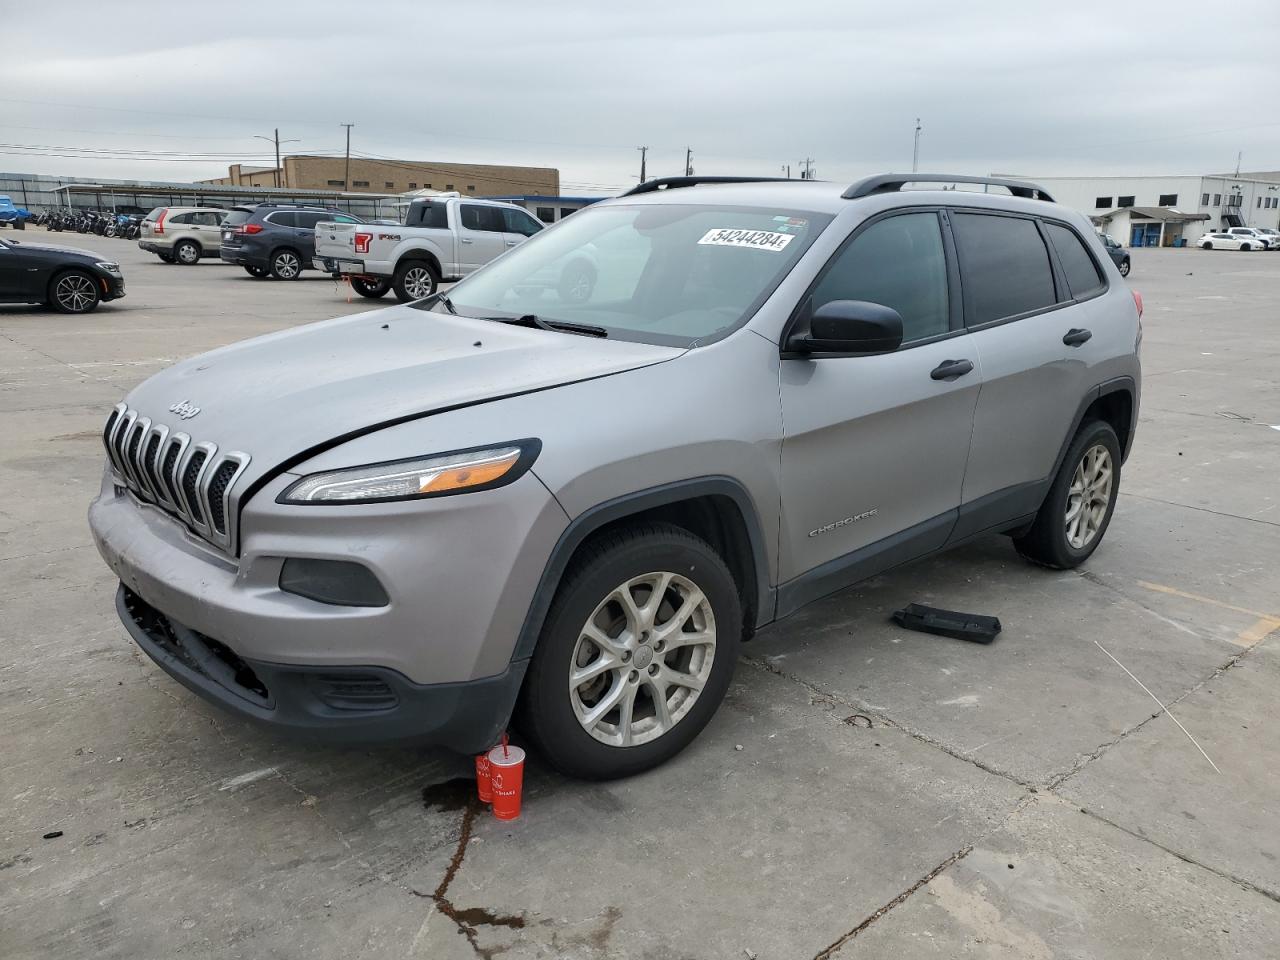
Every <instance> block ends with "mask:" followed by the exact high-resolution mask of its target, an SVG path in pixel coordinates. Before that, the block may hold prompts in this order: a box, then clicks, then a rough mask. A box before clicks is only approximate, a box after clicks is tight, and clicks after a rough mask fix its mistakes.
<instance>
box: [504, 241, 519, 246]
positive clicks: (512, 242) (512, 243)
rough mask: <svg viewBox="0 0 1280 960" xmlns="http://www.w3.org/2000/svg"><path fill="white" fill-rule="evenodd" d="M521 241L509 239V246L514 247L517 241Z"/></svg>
mask: <svg viewBox="0 0 1280 960" xmlns="http://www.w3.org/2000/svg"><path fill="white" fill-rule="evenodd" d="M519 242H520V241H519V240H508V241H507V246H508V247H514V246H515V245H516V244H517V243H519Z"/></svg>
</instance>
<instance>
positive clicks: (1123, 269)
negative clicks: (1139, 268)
mask: <svg viewBox="0 0 1280 960" xmlns="http://www.w3.org/2000/svg"><path fill="white" fill-rule="evenodd" d="M1128 275H1129V261H1128V260H1124V261H1122V262H1121V264H1120V276H1122V277H1127V276H1128Z"/></svg>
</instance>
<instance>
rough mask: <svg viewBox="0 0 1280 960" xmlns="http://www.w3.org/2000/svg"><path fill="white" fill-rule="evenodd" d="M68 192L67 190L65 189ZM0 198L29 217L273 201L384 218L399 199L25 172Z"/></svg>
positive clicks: (6, 177) (6, 181)
mask: <svg viewBox="0 0 1280 960" xmlns="http://www.w3.org/2000/svg"><path fill="white" fill-rule="evenodd" d="M68 187H69V188H70V189H67V188H68ZM0 194H8V195H9V197H10V198H11V199H12V200H13V202H14V204H15V205H16V206H19V207H25V208H26V209H28V210H30V211H32V212H33V213H38V212H40V211H45V210H66V209H67V208H68V206H69V207H70V208H72V209H75V210H100V211H108V210H110V211H115V212H117V213H147V212H148V211H150V210H153V209H155V208H156V207H167V206H172V207H228V206H233V205H235V204H239V203H261V202H264V201H277V202H286V203H314V204H318V205H321V206H325V207H334V208H337V209H339V210H344V211H346V212H348V213H352V214H355V215H356V216H359V217H364V218H373V217H379V216H386V215H387V213H388V211H392V212H391V215H392V216H394V215H395V214H394V210H395V203H396V201H397V200H400V199H401V198H400V197H391V196H388V195H383V194H352V193H343V192H340V191H332V190H300V189H291V188H287V187H286V188H280V189H276V188H273V187H272V188H268V187H228V186H219V185H215V184H200V183H171V182H166V181H155V180H102V179H89V178H84V177H51V176H43V175H40V174H28V173H0Z"/></svg>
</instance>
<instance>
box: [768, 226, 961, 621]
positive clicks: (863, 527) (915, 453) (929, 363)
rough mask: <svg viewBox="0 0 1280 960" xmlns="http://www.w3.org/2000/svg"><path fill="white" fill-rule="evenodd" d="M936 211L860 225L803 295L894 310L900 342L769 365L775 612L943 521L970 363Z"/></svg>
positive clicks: (936, 541) (873, 569)
mask: <svg viewBox="0 0 1280 960" xmlns="http://www.w3.org/2000/svg"><path fill="white" fill-rule="evenodd" d="M942 216H943V214H942V213H941V211H938V210H932V209H924V210H922V209H920V208H918V207H915V208H911V209H910V210H905V211H894V212H890V213H889V214H887V215H885V216H883V217H880V218H878V219H875V220H873V221H871V222H870V223H866V224H863V225H862V226H861V227H859V228H858V229H857V230H856V231H854V233H853V234H852V235H851V236H850V238H849V239H848V240H847V241H846V242H845V244H844V246H843V247H842V248H841V249H840V251H839V252H838V253H837V254H836V255H835V256H834V257H833V258H832V259H831V261H830V262H829V263H828V264H827V265H826V267H825V268H824V269H823V272H822V273H821V274H820V275H819V277H818V280H817V281H816V283H815V284H814V286H813V287H812V288H811V290H810V295H809V302H808V304H807V305H806V310H807V312H808V313H810V314H811V312H812V311H813V310H814V309H816V308H817V307H819V306H821V305H822V304H823V303H827V302H829V301H832V300H866V301H871V302H873V303H879V304H883V305H885V306H889V307H893V308H894V309H895V310H897V311H898V313H899V314H900V315H901V316H902V321H903V342H902V346H901V347H899V348H898V349H897V350H895V351H893V352H892V353H886V354H877V355H871V356H853V357H828V358H817V359H784V360H782V362H781V370H780V379H781V396H782V410H783V422H784V424H785V430H784V437H783V447H782V513H783V530H782V537H781V547H782V549H781V557H780V574H781V577H780V579H781V580H782V582H783V584H782V588H781V589H780V591H779V600H778V602H779V611H778V613H779V616H782V615H784V614H785V613H786V612H790V610H794V609H795V608H796V607H798V606H800V605H802V604H803V603H807V602H808V601H810V600H813V599H816V598H817V597H820V596H823V595H824V594H827V593H830V592H832V591H834V590H838V589H840V588H841V587H843V586H846V585H847V584H849V583H852V582H855V581H856V580H859V579H863V578H865V577H867V576H871V575H873V574H875V573H877V572H879V571H880V570H882V569H886V568H888V567H890V566H894V565H896V564H898V563H903V562H906V561H907V560H911V559H913V558H915V557H917V556H920V555H922V554H925V553H928V552H930V551H931V550H934V549H937V548H939V547H941V546H942V545H943V543H944V542H945V541H946V539H947V537H948V535H949V534H950V532H951V528H952V527H953V526H954V524H955V519H956V516H957V510H958V507H959V505H960V498H961V487H962V484H963V481H964V473H965V466H966V463H967V460H968V456H969V440H970V435H971V434H972V431H973V418H974V408H975V406H976V404H977V399H978V388H979V384H980V382H981V371H980V369H979V367H978V363H979V358H978V353H977V351H976V349H975V348H974V344H973V342H972V337H970V336H969V335H968V334H967V333H965V332H964V329H963V314H962V311H961V308H960V303H959V292H958V274H957V272H956V267H955V263H954V255H953V254H952V253H951V252H950V251H949V244H948V242H947V241H946V240H945V239H944V234H943V230H942ZM788 581H790V582H788Z"/></svg>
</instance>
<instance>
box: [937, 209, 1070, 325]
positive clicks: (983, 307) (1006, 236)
mask: <svg viewBox="0 0 1280 960" xmlns="http://www.w3.org/2000/svg"><path fill="white" fill-rule="evenodd" d="M951 222H952V224H953V230H954V233H955V238H956V246H957V247H958V248H959V253H960V278H961V283H962V284H963V286H964V297H965V321H966V323H968V325H969V326H971V327H972V326H977V325H978V324H982V323H990V322H991V321H992V320H1003V319H1005V318H1006V317H1015V316H1017V315H1018V314H1021V313H1029V312H1030V311H1032V310H1039V309H1041V308H1043V307H1048V306H1052V305H1053V304H1054V303H1056V302H1057V299H1058V298H1057V297H1056V296H1055V295H1054V290H1053V268H1052V267H1050V266H1049V251H1048V250H1046V249H1045V245H1044V241H1043V240H1041V239H1040V231H1039V230H1038V229H1036V225H1035V222H1034V221H1032V220H1027V219H1024V218H1022V217H1002V216H989V215H985V214H978V213H955V214H952V217H951Z"/></svg>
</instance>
